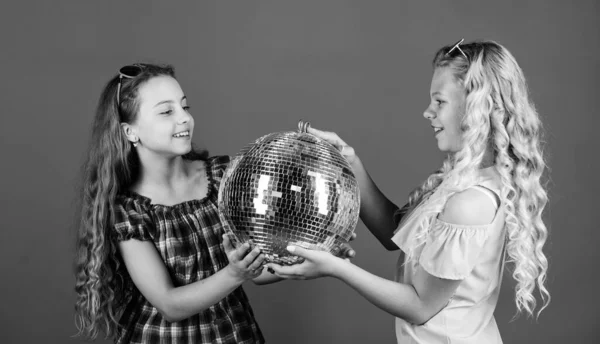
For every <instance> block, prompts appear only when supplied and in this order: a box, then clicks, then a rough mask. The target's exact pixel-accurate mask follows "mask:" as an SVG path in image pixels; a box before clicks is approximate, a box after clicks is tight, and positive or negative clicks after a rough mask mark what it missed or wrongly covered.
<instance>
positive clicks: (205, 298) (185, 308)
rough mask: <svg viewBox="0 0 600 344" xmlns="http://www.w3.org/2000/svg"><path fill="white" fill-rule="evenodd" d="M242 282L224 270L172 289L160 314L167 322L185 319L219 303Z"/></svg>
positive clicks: (167, 294)
mask: <svg viewBox="0 0 600 344" xmlns="http://www.w3.org/2000/svg"><path fill="white" fill-rule="evenodd" d="M243 282H244V280H243V279H240V278H236V277H234V275H233V274H230V273H229V272H228V270H227V268H225V269H222V270H220V271H218V272H217V273H215V274H214V275H212V276H210V277H208V278H206V279H203V280H200V281H197V282H194V283H191V284H188V285H185V286H181V287H176V288H172V289H170V290H168V292H167V293H166V296H165V302H164V303H163V307H162V313H163V315H164V316H165V318H167V320H169V321H179V320H182V319H186V318H188V317H190V316H192V315H194V314H198V313H200V312H201V311H203V310H205V309H207V308H209V307H210V306H212V305H214V304H215V303H217V302H219V301H220V300H221V299H223V298H224V297H225V296H227V295H229V294H230V293H231V292H233V291H234V290H235V289H236V288H237V287H239V286H240V285H242V283H243Z"/></svg>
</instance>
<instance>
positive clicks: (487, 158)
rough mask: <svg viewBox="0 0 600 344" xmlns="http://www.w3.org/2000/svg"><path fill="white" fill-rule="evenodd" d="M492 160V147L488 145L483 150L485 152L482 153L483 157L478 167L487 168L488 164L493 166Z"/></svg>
mask: <svg viewBox="0 0 600 344" xmlns="http://www.w3.org/2000/svg"><path fill="white" fill-rule="evenodd" d="M494 160H495V159H494V149H493V148H492V147H491V146H488V148H487V149H486V150H485V153H483V159H482V160H481V165H479V168H488V167H490V166H494V164H495V161H494Z"/></svg>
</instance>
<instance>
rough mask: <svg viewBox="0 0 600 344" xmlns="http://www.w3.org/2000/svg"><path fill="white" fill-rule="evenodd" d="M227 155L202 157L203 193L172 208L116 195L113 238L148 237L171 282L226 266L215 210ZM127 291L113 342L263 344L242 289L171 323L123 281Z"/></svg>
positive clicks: (199, 276)
mask: <svg viewBox="0 0 600 344" xmlns="http://www.w3.org/2000/svg"><path fill="white" fill-rule="evenodd" d="M229 161H230V159H229V157H227V156H219V157H212V158H209V159H208V160H207V161H206V171H207V175H208V180H209V187H208V194H207V196H206V197H205V198H203V199H201V200H191V201H187V202H183V203H179V204H176V205H173V206H164V205H158V204H152V203H151V200H150V199H149V198H146V197H144V196H141V195H139V194H136V193H134V192H126V193H124V194H122V195H119V196H118V199H117V206H116V221H115V225H114V229H115V240H117V241H122V240H128V239H137V240H149V241H152V242H153V243H154V245H155V246H156V248H157V250H158V252H159V254H160V256H161V258H162V260H163V261H164V263H165V266H166V267H167V269H168V271H169V273H170V275H171V279H172V281H173V284H174V285H175V286H182V285H186V284H190V283H193V282H196V281H198V280H201V279H204V278H207V277H210V276H212V275H213V274H215V273H216V272H217V271H219V270H221V269H223V268H224V267H226V266H227V264H228V260H227V255H226V254H225V250H224V248H223V244H222V237H221V236H222V234H223V227H222V224H221V222H220V221H219V216H218V212H217V197H218V192H219V184H220V181H221V177H222V176H223V173H224V171H225V168H226V167H227V165H228V163H229ZM129 283H130V285H129V287H130V288H131V290H132V292H131V293H130V297H129V298H128V303H127V305H126V306H125V309H124V312H123V314H122V315H121V317H120V321H119V322H120V325H121V326H122V327H123V328H122V330H121V332H120V333H119V335H118V338H116V343H119V344H121V343H122V344H125V343H144V344H151V343H236V344H237V343H263V342H264V339H263V336H262V333H261V331H260V329H259V327H258V324H257V323H256V320H255V319H254V314H253V312H252V308H251V307H250V304H249V302H248V298H247V296H246V294H245V293H244V290H243V289H242V287H241V286H240V287H238V288H237V289H235V290H234V291H233V292H232V293H231V294H229V295H227V296H226V297H225V298H224V299H222V300H220V301H219V302H217V303H216V304H214V305H213V306H211V307H209V308H208V309H206V310H204V311H202V312H200V313H198V314H195V315H192V316H191V317H189V318H187V319H185V320H182V321H177V322H169V321H167V320H165V319H164V318H163V317H162V315H161V314H160V313H159V312H158V310H157V309H156V308H155V307H153V306H152V304H150V302H148V300H146V298H144V296H143V295H142V294H141V293H140V292H139V291H138V290H137V288H135V286H134V285H133V283H132V282H131V280H130V279H129Z"/></svg>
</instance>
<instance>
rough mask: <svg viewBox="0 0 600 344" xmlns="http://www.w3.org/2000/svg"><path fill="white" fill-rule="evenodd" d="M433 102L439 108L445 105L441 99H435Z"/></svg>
mask: <svg viewBox="0 0 600 344" xmlns="http://www.w3.org/2000/svg"><path fill="white" fill-rule="evenodd" d="M434 102H435V103H436V104H437V106H440V105H442V104H444V103H445V101H443V100H441V99H436V100H434Z"/></svg>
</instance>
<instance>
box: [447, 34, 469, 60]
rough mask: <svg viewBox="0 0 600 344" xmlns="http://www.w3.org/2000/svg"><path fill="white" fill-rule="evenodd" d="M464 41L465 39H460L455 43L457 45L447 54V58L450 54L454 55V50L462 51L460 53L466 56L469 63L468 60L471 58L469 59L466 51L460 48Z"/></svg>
mask: <svg viewBox="0 0 600 344" xmlns="http://www.w3.org/2000/svg"><path fill="white" fill-rule="evenodd" d="M464 41H465V39H464V38H461V39H460V40H459V41H458V42H456V43H455V44H454V45H453V46H452V48H450V50H448V52H447V53H446V54H445V56H449V55H450V54H451V53H452V52H453V51H454V50H458V51H460V53H461V54H462V56H464V57H465V58H466V59H467V61H468V60H469V58H468V57H467V54H465V52H464V51H462V49H461V48H460V44H461V43H462V42H464Z"/></svg>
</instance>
